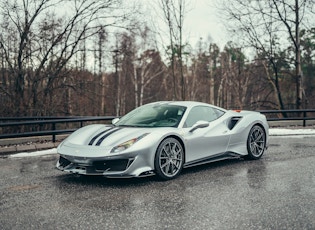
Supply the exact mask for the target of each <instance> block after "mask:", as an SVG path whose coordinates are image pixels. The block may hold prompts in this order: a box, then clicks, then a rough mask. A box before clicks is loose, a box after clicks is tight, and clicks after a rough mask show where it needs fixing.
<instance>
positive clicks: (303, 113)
mask: <svg viewBox="0 0 315 230" xmlns="http://www.w3.org/2000/svg"><path fill="white" fill-rule="evenodd" d="M257 112H260V113H262V114H265V115H267V120H268V121H303V127H305V126H306V121H310V120H315V115H313V116H311V117H308V116H307V115H308V113H315V109H301V110H296V109H288V110H259V111H257ZM268 114H273V115H274V114H278V115H280V117H269V116H268ZM288 114H294V115H295V116H294V117H289V116H288Z"/></svg>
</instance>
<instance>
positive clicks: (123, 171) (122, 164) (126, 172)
mask: <svg viewBox="0 0 315 230" xmlns="http://www.w3.org/2000/svg"><path fill="white" fill-rule="evenodd" d="M68 151H69V149H68ZM61 152H63V151H61ZM59 155H60V156H59V160H58V161H57V163H56V168H57V169H59V170H61V171H65V172H69V173H74V174H81V175H101V176H105V177H120V178H121V177H126V178H128V177H142V176H149V175H154V154H152V153H151V150H150V149H145V150H141V151H137V153H135V152H129V153H124V154H120V155H119V154H118V155H115V156H103V157H99V156H98V157H86V156H75V155H70V154H63V153H60V152H59Z"/></svg>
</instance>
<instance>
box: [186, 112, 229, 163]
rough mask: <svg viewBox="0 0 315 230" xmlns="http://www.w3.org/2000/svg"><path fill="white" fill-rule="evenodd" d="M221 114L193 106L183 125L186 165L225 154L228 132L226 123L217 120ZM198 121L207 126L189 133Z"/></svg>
mask: <svg viewBox="0 0 315 230" xmlns="http://www.w3.org/2000/svg"><path fill="white" fill-rule="evenodd" d="M223 114H224V112H223V111H221V110H218V109H216V108H212V107H210V106H209V107H208V106H195V107H194V108H192V109H191V110H190V112H189V114H188V116H187V119H186V121H185V124H184V127H185V128H184V129H185V133H186V135H185V141H186V163H188V162H193V161H197V160H200V159H205V158H207V157H211V156H214V155H217V154H221V153H225V151H226V149H227V145H228V143H229V138H230V132H229V130H228V128H227V126H226V123H225V122H223V121H222V120H221V119H218V118H219V117H221V116H223ZM198 121H207V122H209V126H208V127H205V128H198V129H196V130H194V131H193V132H190V130H191V129H192V127H193V126H194V124H196V122H198Z"/></svg>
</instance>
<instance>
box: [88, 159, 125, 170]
mask: <svg viewBox="0 0 315 230" xmlns="http://www.w3.org/2000/svg"><path fill="white" fill-rule="evenodd" d="M130 164H131V163H130V160H129V159H122V160H106V161H95V162H93V166H94V167H95V170H97V171H124V170H126V169H127V168H128V167H129V165H130Z"/></svg>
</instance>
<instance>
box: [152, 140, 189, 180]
mask: <svg viewBox="0 0 315 230" xmlns="http://www.w3.org/2000/svg"><path fill="white" fill-rule="evenodd" d="M183 163H184V149H183V147H182V145H181V143H180V142H179V141H178V140H176V139H175V138H167V139H165V140H163V141H162V142H161V144H160V145H159V147H158V149H157V151H156V154H155V159H154V167H155V172H156V174H157V175H158V176H159V177H160V178H161V179H164V180H169V179H173V178H175V177H176V176H178V175H179V174H180V172H181V171H182V168H183Z"/></svg>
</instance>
